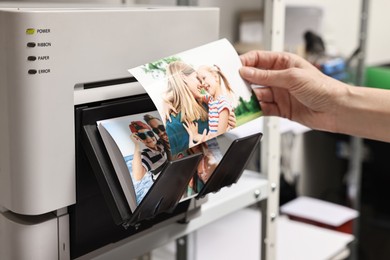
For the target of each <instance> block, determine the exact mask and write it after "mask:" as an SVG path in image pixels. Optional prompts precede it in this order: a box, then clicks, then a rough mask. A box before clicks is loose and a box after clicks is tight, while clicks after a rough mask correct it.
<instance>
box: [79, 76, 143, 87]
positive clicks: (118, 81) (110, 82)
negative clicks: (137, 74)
mask: <svg viewBox="0 0 390 260" xmlns="http://www.w3.org/2000/svg"><path fill="white" fill-rule="evenodd" d="M132 82H137V80H136V79H135V78H134V77H126V78H119V79H109V80H102V81H96V82H88V83H79V84H76V85H75V89H92V88H101V87H108V86H114V85H121V84H126V83H132Z"/></svg>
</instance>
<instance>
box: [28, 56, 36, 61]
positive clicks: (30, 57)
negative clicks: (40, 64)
mask: <svg viewBox="0 0 390 260" xmlns="http://www.w3.org/2000/svg"><path fill="white" fill-rule="evenodd" d="M36 59H37V57H35V56H28V57H27V60H29V61H34V60H36Z"/></svg>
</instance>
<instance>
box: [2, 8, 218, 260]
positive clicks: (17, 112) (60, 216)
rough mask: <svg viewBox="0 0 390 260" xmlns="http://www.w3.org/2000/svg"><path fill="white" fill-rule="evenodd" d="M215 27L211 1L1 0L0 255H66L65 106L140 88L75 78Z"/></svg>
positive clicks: (104, 74) (68, 113) (71, 152)
mask: <svg viewBox="0 0 390 260" xmlns="http://www.w3.org/2000/svg"><path fill="white" fill-rule="evenodd" d="M218 30H219V11H218V9H216V8H191V7H165V8H148V7H99V8H91V7H85V6H84V7H83V8H78V7H77V6H76V7H73V8H70V7H66V8H62V7H59V6H58V5H56V6H53V7H48V8H43V7H34V5H31V6H30V7H29V6H26V5H24V6H20V7H18V6H17V4H15V6H10V5H9V4H8V5H4V6H2V5H0V32H1V37H0V122H1V123H0V212H2V213H1V214H0V252H2V254H3V255H2V256H1V257H0V258H2V259H8V258H12V259H25V258H26V257H27V258H28V259H57V258H60V259H63V258H64V259H66V258H67V257H69V253H68V250H69V248H67V247H66V246H65V245H67V244H66V243H67V241H66V240H67V239H69V234H68V230H67V228H66V226H67V223H68V215H67V210H66V209H67V207H68V206H71V205H74V204H76V203H77V202H76V183H75V182H76V178H75V118H74V113H75V112H74V107H75V105H81V104H83V103H91V102H95V101H102V100H110V99H114V98H120V97H125V96H132V95H137V94H142V93H144V90H143V89H142V87H141V86H140V85H139V84H138V83H136V82H134V83H127V84H116V85H113V86H106V87H100V88H92V89H88V88H84V86H85V85H86V84H89V83H94V82H107V81H111V80H117V79H123V78H128V77H130V76H131V75H130V74H129V73H128V71H127V70H128V69H129V68H132V67H135V66H138V65H140V64H144V63H146V62H149V61H153V60H157V59H159V58H162V57H166V56H168V55H171V54H175V53H178V52H181V51H184V50H187V49H190V48H193V47H196V46H199V45H202V44H205V43H207V42H210V41H214V40H216V39H217V38H218ZM64 227H65V228H64ZM10 234H13V235H12V236H11V237H14V239H10ZM42 245H45V247H46V248H45V249H42ZM59 245H61V246H59ZM26 250H27V251H26ZM4 252H5V253H4ZM27 252H28V253H27ZM4 254H5V255H4ZM3 257H4V258H3Z"/></svg>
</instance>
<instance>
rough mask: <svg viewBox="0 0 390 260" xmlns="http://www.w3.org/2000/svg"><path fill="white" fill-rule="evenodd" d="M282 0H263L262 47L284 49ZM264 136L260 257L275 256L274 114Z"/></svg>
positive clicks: (271, 258) (277, 168) (276, 170)
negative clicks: (265, 181) (265, 189)
mask: <svg viewBox="0 0 390 260" xmlns="http://www.w3.org/2000/svg"><path fill="white" fill-rule="evenodd" d="M284 16H285V2H284V0H265V8H264V28H265V29H264V34H265V35H264V39H265V48H266V49H267V50H271V51H283V49H284V48H283V46H284V22H285V19H284ZM263 132H264V133H263V134H264V138H263V141H262V143H261V151H262V152H261V172H262V173H264V174H265V175H266V176H267V179H268V190H269V192H268V194H269V196H268V199H267V200H266V201H264V202H263V203H262V212H263V215H262V231H261V232H262V235H261V236H262V250H261V258H262V259H266V260H274V259H276V244H275V243H276V228H277V226H276V225H277V224H276V222H277V217H278V215H279V176H280V132H279V121H278V119H277V118H276V117H265V118H264V128H263Z"/></svg>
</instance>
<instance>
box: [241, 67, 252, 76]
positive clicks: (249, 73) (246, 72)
mask: <svg viewBox="0 0 390 260" xmlns="http://www.w3.org/2000/svg"><path fill="white" fill-rule="evenodd" d="M240 73H241V76H242V77H244V78H251V77H253V75H254V74H255V70H254V69H253V68H251V67H242V68H240Z"/></svg>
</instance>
